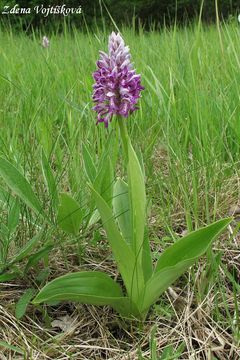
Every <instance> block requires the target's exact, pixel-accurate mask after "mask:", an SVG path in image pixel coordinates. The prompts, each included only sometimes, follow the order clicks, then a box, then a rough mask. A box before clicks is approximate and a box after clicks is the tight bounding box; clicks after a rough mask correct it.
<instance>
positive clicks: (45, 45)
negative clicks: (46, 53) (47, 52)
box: [42, 36, 50, 48]
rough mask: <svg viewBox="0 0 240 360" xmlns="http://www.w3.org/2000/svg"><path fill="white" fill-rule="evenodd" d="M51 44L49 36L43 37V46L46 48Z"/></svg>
mask: <svg viewBox="0 0 240 360" xmlns="http://www.w3.org/2000/svg"><path fill="white" fill-rule="evenodd" d="M49 44H50V41H49V39H48V38H47V36H44V37H43V39H42V46H43V47H44V48H48V47H49Z"/></svg>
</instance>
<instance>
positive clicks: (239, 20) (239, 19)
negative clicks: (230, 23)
mask: <svg viewBox="0 0 240 360" xmlns="http://www.w3.org/2000/svg"><path fill="white" fill-rule="evenodd" d="M238 22H239V23H240V14H239V15H238Z"/></svg>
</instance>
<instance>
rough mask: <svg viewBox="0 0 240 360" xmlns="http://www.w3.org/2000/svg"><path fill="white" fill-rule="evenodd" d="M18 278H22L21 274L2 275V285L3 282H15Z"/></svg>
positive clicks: (0, 278)
mask: <svg viewBox="0 0 240 360" xmlns="http://www.w3.org/2000/svg"><path fill="white" fill-rule="evenodd" d="M18 277H20V273H19V272H12V273H7V274H2V275H0V283H1V282H6V281H11V280H14V279H16V278H18Z"/></svg>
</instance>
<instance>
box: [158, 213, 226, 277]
mask: <svg viewBox="0 0 240 360" xmlns="http://www.w3.org/2000/svg"><path fill="white" fill-rule="evenodd" d="M231 221H232V218H227V219H222V220H219V221H216V222H215V223H213V224H210V225H208V226H205V227H203V228H201V229H198V230H196V231H193V232H191V233H189V234H188V235H186V236H184V237H182V238H181V239H179V240H177V241H176V242H175V243H174V244H173V245H172V246H169V247H168V248H167V249H166V250H165V251H164V252H163V254H162V255H161V256H160V258H159V260H158V262H157V266H156V270H155V272H158V271H160V270H162V269H164V268H165V267H169V266H174V265H176V264H177V263H179V262H180V261H184V260H189V259H195V258H197V257H199V256H201V255H202V254H204V253H205V252H206V250H207V248H208V247H209V245H210V244H211V243H212V242H213V241H214V239H215V238H216V237H217V236H218V235H219V234H220V233H221V232H222V231H223V230H224V229H225V228H226V226H227V225H228V224H229V223H230V222H231Z"/></svg>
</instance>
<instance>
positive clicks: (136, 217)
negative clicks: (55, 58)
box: [33, 33, 231, 320]
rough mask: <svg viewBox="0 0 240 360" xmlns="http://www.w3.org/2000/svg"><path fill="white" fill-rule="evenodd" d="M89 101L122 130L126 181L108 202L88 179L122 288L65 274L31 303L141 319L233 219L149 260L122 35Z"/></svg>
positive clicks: (98, 277) (135, 83)
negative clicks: (73, 305) (100, 308)
mask: <svg viewBox="0 0 240 360" xmlns="http://www.w3.org/2000/svg"><path fill="white" fill-rule="evenodd" d="M97 66H98V69H97V71H96V72H95V73H94V75H93V77H94V79H95V84H94V92H93V101H94V102H95V106H94V110H95V111H96V112H97V123H102V122H103V123H104V124H105V126H106V127H108V125H109V122H110V121H112V119H113V117H114V118H116V122H117V126H118V127H119V129H120V134H121V139H122V146H123V149H124V156H125V158H126V163H127V180H128V182H127V183H126V182H125V181H123V180H122V179H120V178H118V179H117V180H116V182H115V184H114V189H113V200H112V204H109V202H107V201H106V199H104V198H103V196H102V195H101V193H99V191H98V189H97V188H96V187H95V186H94V183H90V184H89V188H90V190H91V193H92V196H93V198H94V200H95V203H96V206H97V208H98V211H99V214H100V216H101V219H102V223H103V227H104V228H105V230H106V234H107V239H108V242H109V244H110V247H111V249H112V253H113V256H114V259H115V261H116V263H117V267H118V269H119V272H120V274H121V277H122V280H123V282H124V285H125V288H124V289H122V288H121V286H120V284H119V283H117V282H116V281H114V280H113V279H112V278H111V277H110V276H108V275H107V274H105V273H102V272H99V271H91V272H90V271H81V272H75V273H71V274H67V275H64V276H61V277H58V278H56V279H54V280H53V281H51V282H49V283H48V284H46V285H45V286H44V287H43V288H42V289H41V290H40V292H39V293H38V294H37V296H36V297H35V299H34V300H33V303H34V304H39V303H42V302H52V301H59V300H70V301H79V302H81V303H86V304H93V305H110V306H112V307H113V308H114V309H115V310H116V311H118V312H119V313H120V314H121V315H122V316H125V317H129V318H137V319H141V320H144V319H145V317H146V315H147V313H148V311H149V308H150V306H151V305H152V304H154V303H155V302H156V301H157V300H158V299H159V296H160V295H161V294H162V293H163V292H164V291H165V290H166V289H167V288H168V287H169V286H170V285H171V284H172V283H173V282H174V281H175V280H176V279H177V278H179V276H181V275H182V274H183V273H184V272H185V271H186V270H187V269H188V268H189V267H190V266H192V265H193V264H194V263H195V262H196V260H197V259H198V258H199V257H200V256H202V255H203V254H204V253H205V252H206V251H207V250H208V248H209V247H210V246H211V244H212V242H213V241H214V239H216V237H217V236H218V235H219V234H220V233H221V232H222V231H223V230H224V229H225V228H226V227H227V225H228V224H229V223H230V221H231V219H229V218H227V219H223V220H220V221H217V222H215V223H213V224H211V225H208V226H206V227H204V228H201V229H198V230H196V231H194V232H192V233H189V234H188V235H187V236H185V237H182V238H181V239H179V240H177V241H176V242H175V243H174V244H173V245H171V246H170V247H168V248H167V249H166V250H165V251H164V252H163V253H162V254H161V255H160V256H159V258H158V260H157V262H156V264H153V261H152V254H151V249H150V241H149V238H148V235H147V231H146V193H145V182H144V175H143V171H142V169H141V166H140V163H139V160H138V157H137V155H136V153H135V151H134V149H133V146H132V144H131V140H130V138H129V135H128V132H127V127H126V119H125V118H127V117H128V116H129V114H131V113H132V112H133V111H135V110H136V109H137V106H136V104H137V101H138V99H139V97H140V94H141V91H142V90H143V87H142V85H141V79H140V75H138V74H136V71H135V70H134V68H133V65H132V63H131V57H130V52H129V48H128V47H127V46H125V44H124V41H123V39H122V37H121V35H120V34H115V33H112V34H111V35H110V38H109V54H106V53H104V52H100V60H99V61H98V62H97Z"/></svg>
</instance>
